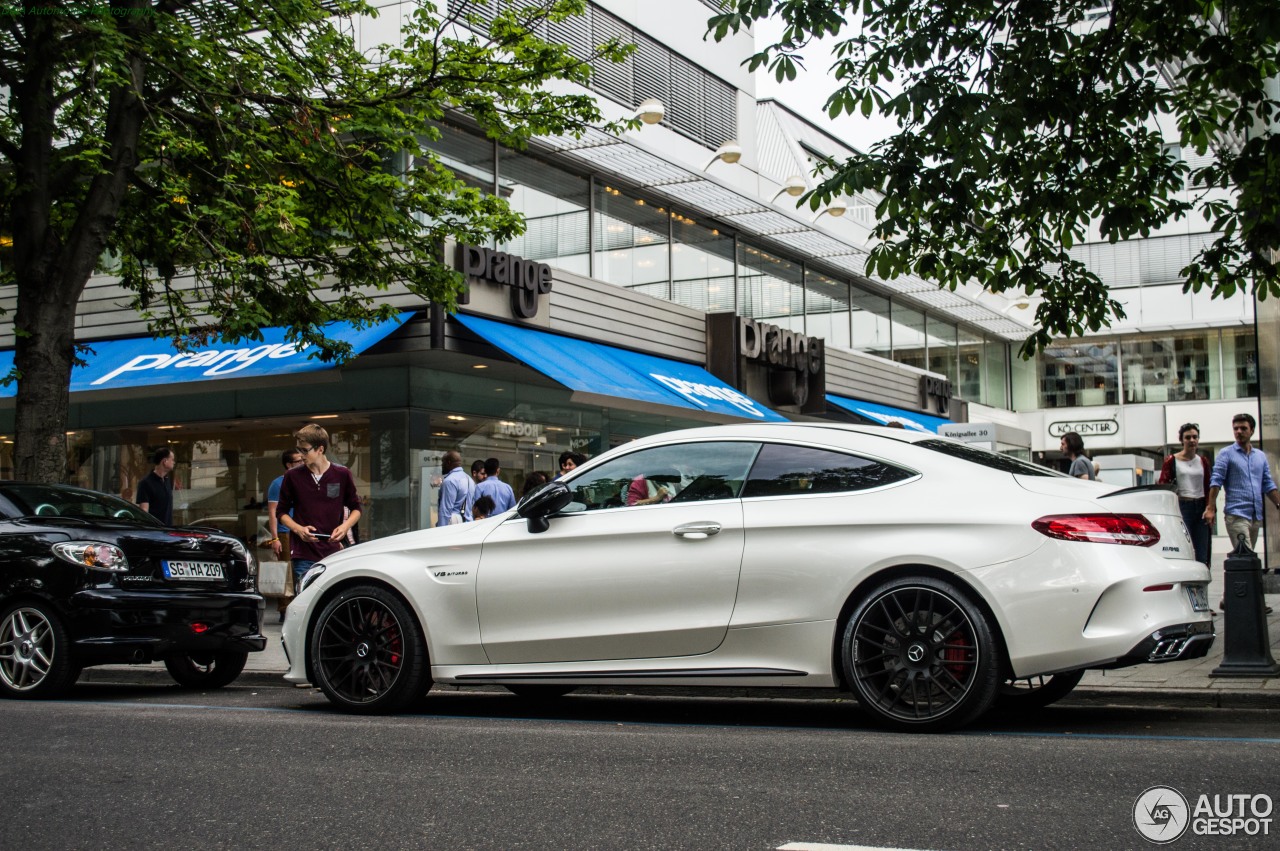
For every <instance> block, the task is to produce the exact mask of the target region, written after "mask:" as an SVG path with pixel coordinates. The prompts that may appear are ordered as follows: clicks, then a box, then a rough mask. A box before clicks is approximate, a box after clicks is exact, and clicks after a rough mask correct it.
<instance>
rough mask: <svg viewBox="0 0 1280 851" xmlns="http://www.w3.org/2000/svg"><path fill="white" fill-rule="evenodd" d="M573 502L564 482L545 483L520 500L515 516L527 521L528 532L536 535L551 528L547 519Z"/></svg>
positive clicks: (571, 493) (571, 494)
mask: <svg viewBox="0 0 1280 851" xmlns="http://www.w3.org/2000/svg"><path fill="white" fill-rule="evenodd" d="M571 502H573V492H572V491H571V490H569V486H568V485H566V484H565V483H564V482H547V483H546V484H545V485H543V486H542V487H540V488H538V489H537V490H536V491H534V492H533V493H531V494H529V495H528V496H526V497H525V498H524V499H522V500H520V504H519V505H517V506H516V514H518V515H520V516H521V517H523V518H524V519H526V520H528V521H529V532H530V533H531V534H534V535H536V534H538V533H539V532H545V531H547V530H548V529H550V528H551V524H550V523H549V522H548V521H547V518H548V517H550V516H551V515H552V514H555V513H556V512H558V511H561V510H562V509H564V507H565V506H567V505H568V504H569V503H571Z"/></svg>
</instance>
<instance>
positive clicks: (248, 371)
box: [0, 311, 413, 398]
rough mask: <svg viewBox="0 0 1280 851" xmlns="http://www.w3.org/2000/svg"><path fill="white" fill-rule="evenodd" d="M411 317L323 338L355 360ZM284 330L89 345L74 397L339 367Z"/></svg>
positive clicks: (74, 381)
mask: <svg viewBox="0 0 1280 851" xmlns="http://www.w3.org/2000/svg"><path fill="white" fill-rule="evenodd" d="M412 315H413V313H412V311H408V312H405V313H401V314H400V315H399V316H397V317H396V318H394V319H389V320H387V321H386V322H379V323H376V324H374V325H369V326H366V327H364V328H356V327H355V326H354V325H352V324H351V323H350V322H334V323H331V324H329V325H327V326H326V327H325V334H326V335H327V336H329V337H331V338H333V339H335V340H341V341H343V342H346V343H350V344H351V347H352V348H353V349H354V350H355V352H356V353H357V354H359V353H360V352H363V351H365V350H366V349H368V348H370V347H371V346H373V345H374V344H375V343H378V342H381V341H382V340H383V339H385V338H386V337H387V336H388V335H389V334H391V332H392V331H395V330H396V329H397V328H399V327H400V326H401V325H402V324H403V323H404V322H405V320H407V319H408V318H409V317H410V316H412ZM284 335H285V329H283V328H264V329H262V339H261V340H255V341H253V342H248V343H244V342H242V343H220V344H213V345H209V346H202V347H200V348H198V349H192V350H190V351H187V352H179V351H178V350H177V349H176V348H174V346H173V344H172V343H171V342H169V341H168V340H158V339H155V338H154V337H131V338H129V339H127V340H106V341H103V342H91V343H88V344H87V345H88V346H89V347H90V348H91V349H92V350H93V352H92V354H89V355H87V356H86V357H85V360H86V361H87V363H86V364H85V365H84V366H76V367H73V368H72V370H71V392H72V393H77V392H81V391H85V390H116V389H119V388H122V387H146V386H149V385H153V384H182V383H187V382H195V381H214V380H217V379H223V378H254V377H261V376H264V375H286V374H290V373H298V372H316V371H318V370H323V369H332V368H333V367H334V366H335V364H333V363H332V362H330V363H325V362H324V361H321V360H319V359H318V358H313V357H310V355H311V354H312V353H313V352H315V351H316V347H315V346H302V347H299V346H298V345H297V344H295V343H290V342H287V341H286V340H285V336H284ZM11 369H13V350H12V349H10V350H8V351H3V352H0V376H4V375H7V374H8V373H9V371H10V370H11ZM17 393H18V387H17V384H16V383H13V384H10V385H8V386H7V387H0V398H5V397H10V396H16V395H17Z"/></svg>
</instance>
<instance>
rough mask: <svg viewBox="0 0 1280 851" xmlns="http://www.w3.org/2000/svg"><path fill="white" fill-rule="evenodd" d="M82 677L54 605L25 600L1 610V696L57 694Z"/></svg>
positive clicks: (41, 696)
mask: <svg viewBox="0 0 1280 851" xmlns="http://www.w3.org/2000/svg"><path fill="white" fill-rule="evenodd" d="M79 676H80V665H78V664H76V662H75V660H74V659H73V658H72V655H71V640H70V639H69V638H68V636H67V629H66V627H65V626H64V625H63V623H62V618H61V617H60V616H59V615H58V613H57V612H56V611H55V610H54V609H53V607H52V606H50V605H49V604H47V603H43V602H37V601H24V602H20V603H13V604H10V605H8V606H6V607H5V608H4V609H3V611H0V695H3V696H4V697H16V698H29V699H34V698H47V697H57V696H58V695H60V694H62V693H64V692H66V691H67V689H69V688H71V686H72V685H73V684H74V683H75V681H76V679H77V678H79Z"/></svg>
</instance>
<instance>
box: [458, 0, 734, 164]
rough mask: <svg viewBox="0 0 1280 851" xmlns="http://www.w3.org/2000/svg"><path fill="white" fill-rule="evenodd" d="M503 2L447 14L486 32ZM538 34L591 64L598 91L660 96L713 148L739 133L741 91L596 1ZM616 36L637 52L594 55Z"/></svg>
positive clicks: (467, 2) (676, 122)
mask: <svg viewBox="0 0 1280 851" xmlns="http://www.w3.org/2000/svg"><path fill="white" fill-rule="evenodd" d="M500 6H501V2H500V0H449V13H450V14H451V15H459V14H460V15H462V16H464V17H466V16H471V17H472V18H473V20H474V23H473V24H472V26H473V27H474V28H475V29H476V31H478V32H480V33H481V34H487V33H488V27H487V26H486V24H487V22H489V21H492V20H493V18H494V16H495V15H496V14H497V13H498V9H499V7H500ZM538 35H540V36H542V37H543V38H545V39H547V40H548V41H551V42H559V43H562V44H566V45H568V47H569V52H570V53H571V55H573V56H575V57H577V58H578V59H581V60H583V61H584V62H590V63H591V82H590V83H589V85H590V87H591V88H592V89H594V90H595V91H598V92H600V93H601V94H603V95H606V96H608V97H610V98H612V99H614V100H616V101H618V102H619V103H622V104H625V105H627V106H631V107H635V106H639V105H640V102H641V101H643V100H644V99H645V98H651V97H656V98H658V99H659V100H660V101H662V103H663V105H664V106H665V107H666V117H665V118H663V120H662V123H663V124H664V125H666V126H668V127H670V128H671V129H673V130H677V131H679V132H680V133H682V134H683V135H686V136H690V137H692V138H693V139H696V140H697V141H699V142H701V143H702V144H704V145H706V146H707V147H709V148H716V147H719V146H720V145H721V144H723V143H724V142H727V141H729V140H730V139H736V138H737V137H738V92H737V89H735V88H734V87H733V86H731V85H729V84H728V83H726V82H724V81H723V80H721V79H720V78H718V77H716V76H714V75H712V74H709V73H707V72H706V71H704V70H702V69H701V68H699V67H698V66H697V65H694V64H693V63H692V62H690V61H689V60H687V59H685V58H684V57H682V56H679V55H677V54H675V53H673V52H672V51H671V50H670V49H668V48H667V47H666V46H664V45H662V44H659V43H658V42H656V41H654V40H653V39H651V38H649V37H648V36H646V35H645V34H644V33H642V32H640V31H639V30H637V29H635V28H634V27H632V26H631V25H630V24H628V23H627V22H626V21H623V20H621V19H620V18H617V17H614V16H613V15H611V14H609V13H608V12H606V11H604V10H603V9H601V8H599V7H597V6H595V5H594V4H591V3H588V4H587V7H586V9H585V11H584V12H583V14H581V15H578V16H575V17H572V18H568V19H566V20H563V21H556V22H554V23H551V24H545V25H543V26H542V27H541V28H540V29H539V32H538ZM613 38H616V39H618V41H619V42H621V43H622V44H634V45H635V46H636V49H635V51H634V52H633V53H632V54H631V55H630V56H628V57H627V58H626V59H625V60H624V61H622V62H610V61H608V60H607V59H597V58H594V54H595V52H596V49H597V47H598V46H599V45H601V44H603V43H604V42H606V41H608V40H609V39H613Z"/></svg>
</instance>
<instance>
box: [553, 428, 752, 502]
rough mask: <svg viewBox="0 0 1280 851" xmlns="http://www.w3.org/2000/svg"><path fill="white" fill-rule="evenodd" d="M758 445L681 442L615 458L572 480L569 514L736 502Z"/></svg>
mask: <svg viewBox="0 0 1280 851" xmlns="http://www.w3.org/2000/svg"><path fill="white" fill-rule="evenodd" d="M758 447H759V444H756V443H729V442H725V443H682V444H678V445H675V446H658V447H654V448H653V449H642V450H640V451H639V452H632V453H630V454H628V455H624V456H622V457H621V458H615V459H614V460H612V461H609V462H608V463H606V464H603V465H601V466H599V467H597V468H595V469H594V470H591V471H590V472H587V473H583V474H582V475H579V476H575V477H574V478H573V479H572V480H570V481H569V489H570V490H572V491H573V503H572V504H571V505H570V507H569V508H568V509H567V510H568V511H574V510H577V511H583V510H585V511H596V510H599V509H603V508H622V507H624V506H627V505H632V506H635V505H656V504H660V503H667V502H701V501H704V500H712V499H735V498H737V496H738V493H739V492H740V491H741V490H742V483H743V481H744V480H745V479H746V475H747V470H748V469H750V467H751V461H752V459H753V458H755V454H756V449H757V448H758Z"/></svg>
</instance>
